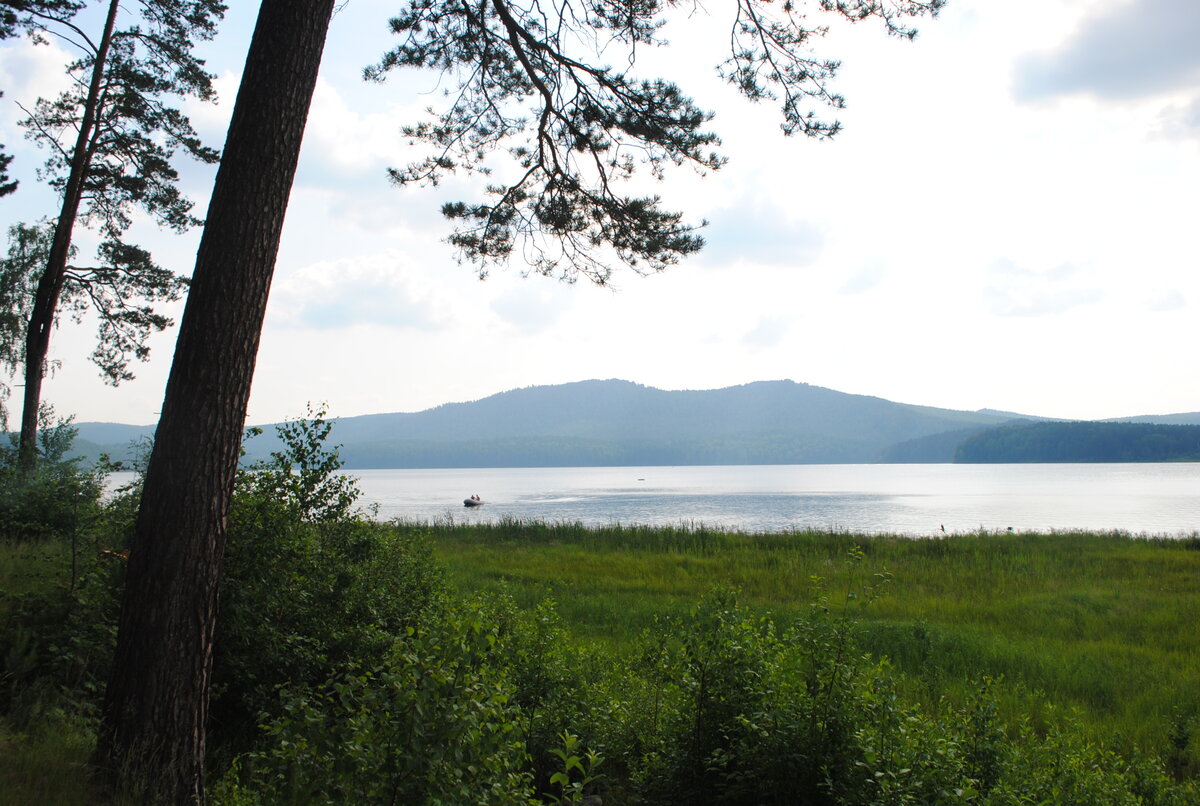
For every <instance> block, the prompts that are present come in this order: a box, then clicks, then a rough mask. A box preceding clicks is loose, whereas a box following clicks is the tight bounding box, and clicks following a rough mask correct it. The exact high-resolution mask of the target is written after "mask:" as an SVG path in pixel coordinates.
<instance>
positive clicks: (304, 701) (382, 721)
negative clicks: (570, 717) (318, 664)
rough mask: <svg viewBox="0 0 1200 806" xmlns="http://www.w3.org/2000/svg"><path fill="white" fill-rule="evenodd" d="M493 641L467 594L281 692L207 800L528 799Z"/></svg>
mask: <svg viewBox="0 0 1200 806" xmlns="http://www.w3.org/2000/svg"><path fill="white" fill-rule="evenodd" d="M503 641H504V635H503V631H502V629H501V628H500V626H499V624H498V623H497V621H496V620H495V619H494V618H492V617H491V615H490V614H489V613H488V612H487V608H486V607H485V606H481V605H480V604H479V603H475V604H468V605H466V606H463V607H460V608H456V609H454V610H452V611H447V612H445V613H443V615H442V617H441V618H439V619H437V620H436V621H433V622H432V623H431V624H429V625H428V626H424V627H419V628H409V629H408V630H406V631H405V634H404V636H403V637H402V638H400V639H399V640H397V641H396V642H395V644H394V645H393V646H392V648H391V650H390V651H389V652H388V653H387V655H386V657H385V658H383V660H382V661H381V662H380V663H378V664H375V665H369V666H359V667H354V668H351V669H348V670H346V671H345V672H342V673H341V674H338V675H335V676H333V677H332V678H331V679H330V680H329V681H327V682H326V683H324V684H323V685H320V686H317V687H315V688H313V689H311V690H310V689H303V688H298V689H293V690H289V691H287V692H285V693H284V695H283V704H282V713H281V716H279V717H278V718H276V719H275V720H273V721H272V722H271V723H270V724H269V725H268V726H267V729H266V745H267V747H266V749H264V750H260V751H258V752H255V753H251V754H249V755H247V756H244V757H243V758H241V759H240V760H239V762H238V764H237V765H236V766H235V767H234V769H233V770H232V772H231V773H230V775H229V776H227V777H226V779H225V780H223V781H222V782H221V783H219V784H218V785H217V786H216V787H214V789H213V791H212V799H213V802H214V803H216V804H254V803H291V804H309V803H313V804H315V803H321V804H363V805H364V806H366V805H367V804H394V803H404V804H411V805H412V806H419V805H420V804H464V806H465V804H480V803H487V804H496V806H507V805H511V806H517V805H518V804H519V805H520V806H530V804H532V803H535V802H536V801H534V800H533V797H532V796H533V787H532V783H533V782H532V776H531V774H530V773H529V772H528V771H527V763H526V762H527V759H528V757H527V755H526V753H525V742H524V737H523V735H522V731H521V729H520V725H521V724H522V722H523V718H522V715H521V713H520V711H519V709H518V707H517V705H516V704H515V703H514V701H513V695H514V693H515V687H514V686H513V684H512V681H510V680H509V679H508V678H507V676H506V675H505V674H504V671H503V663H501V662H498V658H497V657H496V653H497V651H498V647H499V646H500V645H501V644H502V643H503Z"/></svg>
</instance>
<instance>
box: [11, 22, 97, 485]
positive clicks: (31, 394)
mask: <svg viewBox="0 0 1200 806" xmlns="http://www.w3.org/2000/svg"><path fill="white" fill-rule="evenodd" d="M119 10H120V0H111V2H110V3H109V4H108V16H107V17H106V18H105V21H104V33H103V34H102V35H101V37H100V44H99V46H98V47H97V48H96V59H95V61H94V62H93V64H92V77H91V81H90V83H89V84H88V94H87V100H86V101H85V102H84V105H83V115H82V117H81V119H80V121H79V133H78V135H77V136H76V138H75V149H74V150H73V151H72V152H71V172H70V174H69V175H68V176H67V182H66V186H65V187H64V188H63V200H62V208H61V210H60V211H59V214H58V221H57V222H56V223H55V225H54V239H53V240H52V241H51V242H50V254H49V256H48V257H47V260H46V268H45V269H44V270H43V271H42V276H41V279H40V280H38V287H37V293H36V294H35V296H34V300H33V310H32V311H31V312H30V315H29V324H28V327H27V329H26V333H25V395H24V399H23V402H22V406H23V408H22V409H21V439H20V442H19V443H18V446H19V447H18V449H17V465H18V467H20V468H21V469H22V471H24V472H29V471H31V470H33V468H34V466H35V465H36V464H37V432H38V414H39V413H40V410H41V406H42V380H43V379H44V378H45V377H46V357H47V356H48V355H49V354H50V331H52V330H53V329H54V320H55V318H56V315H57V312H58V300H59V297H60V296H61V295H62V289H63V281H64V280H65V278H66V276H67V259H68V258H69V257H70V255H71V233H72V232H73V231H74V230H75V219H76V218H78V216H79V205H80V204H81V203H82V201H83V180H84V177H85V176H86V174H87V171H88V168H89V167H90V166H91V162H92V156H93V151H94V148H95V139H94V135H95V129H96V118H97V117H98V116H99V114H100V85H101V84H102V83H103V81H104V68H105V65H106V63H107V62H108V51H109V48H110V46H111V45H112V38H113V28H114V27H116V24H117V12H118V11H119Z"/></svg>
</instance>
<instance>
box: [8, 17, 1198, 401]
mask: <svg viewBox="0 0 1200 806" xmlns="http://www.w3.org/2000/svg"><path fill="white" fill-rule="evenodd" d="M229 4H230V6H231V9H230V11H229V13H228V14H227V16H226V19H225V21H224V23H223V24H222V28H221V32H220V34H219V36H218V37H217V39H216V40H214V41H213V42H209V43H203V44H202V46H201V49H200V50H201V52H202V53H203V54H204V55H205V57H206V58H207V59H208V65H209V67H210V69H211V70H212V71H213V72H214V73H215V74H216V75H217V76H218V89H219V94H220V102H219V103H218V104H216V105H206V104H199V103H189V104H187V105H186V111H187V112H188V113H189V114H190V115H191V118H192V121H193V123H194V124H195V125H196V127H197V128H198V130H199V131H200V133H201V135H202V136H203V137H204V138H205V140H206V142H208V143H209V144H211V145H214V146H220V144H221V143H222V142H223V140H224V131H225V126H226V123H227V121H228V116H229V113H230V110H231V108H232V102H233V99H234V96H235V95H236V91H237V83H238V78H239V75H240V71H241V64H242V62H243V61H244V57H245V51H246V47H247V45H248V44H249V38H250V33H251V31H252V28H253V24H254V16H255V13H256V10H257V9H256V7H257V4H255V3H252V2H249V0H230V3H229ZM400 5H401V3H400V0H392V2H378V0H349V2H347V3H345V4H343V5H342V7H341V9H340V10H339V12H338V13H337V16H336V17H335V18H334V21H333V25H332V28H331V31H330V37H329V42H328V45H327V48H326V52H325V59H324V63H323V66H322V69H321V76H320V80H319V85H318V88H317V92H316V96H315V99H314V103H313V109H312V114H311V116H310V119H309V124H308V129H307V133H306V136H305V143H304V149H303V152H302V154H301V160H300V168H299V173H298V176H297V181H296V184H295V187H294V189H293V192H292V197H291V203H290V206H289V210H288V216H287V221H286V224H285V229H284V234H283V243H282V246H281V249H280V254H279V260H278V263H277V267H276V273H275V280H274V285H273V289H272V292H271V301H270V305H269V309H268V312H267V319H266V324H265V328H264V332H263V340H262V345H261V348H260V352H259V358H258V366H257V372H256V376H255V380H254V388H253V393H252V396H251V401H250V411H249V415H248V421H249V422H251V423H265V422H273V421H278V420H281V419H284V418H288V417H296V416H299V415H302V414H303V413H304V411H305V408H306V405H307V404H308V403H309V402H313V403H325V404H327V407H328V410H329V411H330V412H331V413H332V414H333V415H335V416H353V415H358V414H369V413H378V412H394V411H419V410H423V409H426V408H429V407H432V406H436V405H439V404H442V403H447V402H456V401H468V400H476V399H479V398H482V397H486V396H488V395H491V394H494V393H497V392H501V391H504V390H507V389H512V388H518V387H525V386H533V385H542V384H556V383H565V382H571V381H579V380H586V379H591V378H622V379H626V380H630V381H635V382H638V383H641V384H645V385H648V386H654V387H658V388H662V389H714V388H721V387H725V386H731V385H736V384H743V383H750V382H753V381H760V380H777V379H791V380H794V381H796V382H800V383H808V384H813V385H816V386H824V387H828V388H832V389H836V390H839V391H843V392H850V393H855V394H865V395H874V396H878V397H883V398H886V399H889V400H894V401H898V402H903V403H915V404H922V405H929V406H938V407H943V408H951V409H964V410H975V409H980V408H992V409H1000V410H1005V411H1014V412H1020V413H1026V414H1035V415H1041V416H1048V417H1061V418H1066V419H1100V418H1109V417H1121V416H1130V415H1137V414H1166V413H1174V412H1185V411H1187V412H1190V411H1197V410H1200V373H1198V372H1197V365H1196V362H1195V359H1194V357H1193V358H1189V357H1188V356H1194V354H1195V341H1196V337H1197V332H1198V331H1197V326H1196V322H1197V321H1198V316H1200V271H1198V269H1200V48H1197V47H1196V46H1195V43H1196V42H1197V41H1200V3H1198V2H1196V0H951V2H950V3H949V5H948V6H947V7H946V9H945V10H944V11H943V12H942V14H941V15H940V17H939V18H938V19H936V20H929V19H925V20H922V21H921V22H920V23H919V28H920V34H919V36H918V37H917V39H916V40H915V41H913V42H907V41H901V40H898V39H895V38H889V37H886V36H884V34H883V32H882V30H881V29H880V27H879V26H878V25H859V26H853V27H850V26H835V27H834V28H833V29H832V30H831V31H830V33H829V35H828V36H827V37H825V38H824V39H823V40H821V41H820V42H818V43H817V45H816V50H817V52H818V53H819V54H820V55H821V56H823V57H827V58H836V59H840V60H841V61H842V68H841V70H840V73H839V76H838V78H837V79H836V83H835V88H836V89H837V91H839V92H840V93H842V94H843V95H844V96H845V97H846V103H847V106H846V108H845V109H844V110H840V111H838V112H837V113H836V114H833V113H830V114H831V115H832V116H835V117H836V118H837V119H839V120H840V121H841V122H842V124H843V126H844V130H843V131H842V133H841V134H839V135H838V136H837V137H836V138H834V139H832V140H827V141H813V140H808V139H805V138H787V137H784V136H783V135H782V133H781V132H780V129H779V117H778V113H777V110H776V109H775V108H773V107H771V106H770V104H769V103H764V104H759V105H754V104H750V103H748V102H746V101H744V100H743V99H741V98H740V97H739V96H737V95H736V93H735V92H733V90H732V89H731V88H729V87H728V86H726V85H724V84H722V83H721V82H720V80H719V79H717V78H716V77H715V75H714V73H713V71H712V66H713V65H714V64H715V63H716V61H717V60H718V58H719V52H720V47H721V45H722V42H723V38H722V37H723V35H725V33H726V31H727V25H728V19H727V14H726V13H725V11H724V9H725V8H726V4H725V3H724V2H723V1H722V0H709V2H708V3H706V4H705V6H706V10H702V11H700V12H699V13H696V14H692V15H689V16H688V17H686V18H680V19H675V20H673V21H672V22H671V23H670V24H669V25H668V26H667V28H666V29H665V31H664V33H665V36H666V37H667V38H668V39H669V40H670V44H668V45H667V46H666V47H665V48H663V49H661V50H658V51H649V52H646V51H644V52H642V53H641V54H639V56H640V58H641V61H639V63H638V69H637V72H638V74H639V75H643V76H656V75H663V76H664V77H667V78H670V79H672V80H675V81H676V82H678V83H679V84H680V85H681V87H682V88H683V89H684V91H685V92H686V93H688V94H689V95H690V96H691V97H693V98H694V99H695V100H696V102H697V104H698V105H699V106H701V107H702V108H705V109H711V110H713V111H714V112H715V113H716V116H715V118H714V120H713V122H712V124H711V128H712V129H713V130H715V131H716V132H717V133H718V134H719V135H720V136H721V138H722V142H723V144H722V146H721V151H722V153H723V154H724V155H725V156H727V157H728V159H729V162H728V164H727V165H726V166H725V167H723V168H722V169H721V170H719V171H716V172H713V173H711V174H709V175H707V176H700V175H697V174H696V173H695V172H693V171H691V170H690V169H686V168H684V169H679V170H674V171H672V172H670V173H669V174H668V177H667V180H666V181H665V182H664V183H662V184H661V185H659V186H657V187H655V188H654V191H655V192H658V193H660V194H661V195H662V196H663V198H664V199H665V200H666V206H667V207H668V208H670V209H678V210H681V211H683V212H684V213H685V214H686V216H687V218H688V219H689V220H692V221H700V220H706V221H708V222H709V223H708V226H706V227H705V229H704V230H703V234H704V236H705V238H706V240H707V242H708V245H707V248H706V249H705V250H704V252H703V253H701V254H700V255H698V256H694V257H692V258H689V259H687V260H685V261H683V262H682V263H680V264H679V265H677V266H674V267H672V268H670V269H668V270H667V271H665V272H663V273H661V274H655V275H652V276H648V277H641V276H639V275H637V274H635V273H633V272H631V271H629V270H619V271H617V272H616V274H615V275H614V282H613V286H614V288H601V287H596V286H594V285H591V284H589V283H588V282H587V281H585V280H580V281H579V282H578V283H575V284H567V283H563V282H560V281H557V280H554V279H550V278H545V277H540V276H526V275H527V272H526V271H524V270H523V266H522V265H520V263H519V262H514V263H513V264H512V265H510V266H509V267H508V268H507V269H502V270H497V271H493V272H491V273H490V274H489V275H488V276H487V278H486V279H484V280H481V279H479V277H478V274H477V272H476V271H475V270H474V269H473V268H472V267H471V266H468V265H461V264H459V263H458V262H457V260H456V255H455V254H454V251H453V249H452V248H451V247H450V246H449V245H447V244H446V243H445V240H444V239H445V238H446V236H447V235H448V234H449V233H450V231H451V226H450V224H449V223H447V222H446V221H445V220H444V219H442V217H441V215H440V213H439V208H440V207H441V204H442V203H443V202H445V201H451V200H458V199H463V200H472V199H478V198H479V197H480V193H479V191H480V186H479V183H478V182H476V181H475V180H473V179H470V178H466V177H462V178H456V179H453V180H452V181H449V182H446V183H444V184H443V185H442V186H440V187H437V188H404V189H400V188H397V187H395V186H393V185H391V184H390V183H389V182H388V180H387V175H386V169H387V168H388V167H397V166H403V165H405V164H407V163H409V162H411V161H413V160H414V159H416V158H417V156H418V154H417V152H415V151H413V150H411V149H410V148H409V147H408V146H407V145H406V141H405V139H404V138H403V136H402V135H401V133H400V127H401V126H402V125H404V124H405V123H407V122H413V121H414V120H416V119H417V118H418V117H419V113H420V112H421V110H422V109H424V108H425V107H427V106H429V105H430V104H436V103H437V102H438V101H439V96H438V94H437V89H438V84H437V81H436V80H435V78H434V77H432V76H429V75H424V74H408V75H399V76H394V77H393V78H392V79H390V80H389V81H387V82H384V83H382V84H377V83H366V82H364V81H363V80H362V78H361V71H362V68H363V67H364V66H366V65H368V64H370V63H372V62H374V61H375V60H376V59H378V57H379V56H381V55H382V53H383V52H384V51H385V50H386V49H387V48H388V47H389V45H390V44H391V35H390V34H389V33H388V31H387V28H386V19H387V17H388V13H389V12H395V11H396V10H398V8H399V7H400ZM809 5H810V6H812V7H815V5H816V4H815V3H809ZM812 14H813V15H814V17H820V16H822V15H820V14H819V13H818V12H816V11H813V12H812ZM66 55H67V52H66V51H64V50H61V49H60V48H59V47H58V46H55V45H50V46H43V47H38V48H33V47H31V46H30V45H29V44H28V43H26V42H22V41H13V40H10V41H9V42H7V43H5V44H4V46H3V47H2V48H0V90H3V91H4V98H3V99H0V143H4V144H6V146H7V148H6V150H7V151H8V152H9V153H12V154H13V155H14V156H15V157H16V159H15V161H14V163H13V165H12V166H11V167H10V173H11V174H13V175H14V176H15V177H18V178H20V179H21V188H20V190H19V191H18V192H17V193H16V194H15V195H13V196H9V197H7V198H4V199H0V226H3V227H4V228H5V229H7V227H8V226H9V225H10V224H12V223H14V222H16V221H33V220H36V219H38V218H40V217H43V216H47V215H51V214H53V212H54V211H55V199H54V197H53V195H52V194H51V193H50V192H49V191H48V190H47V189H46V188H45V187H44V186H39V183H38V180H37V177H36V174H35V170H36V168H37V167H38V165H39V164H40V163H41V162H42V161H43V160H44V157H45V155H44V154H39V152H38V151H37V150H36V149H35V148H34V147H33V146H32V145H31V144H30V143H28V142H27V141H25V140H24V139H23V134H22V131H21V129H20V128H19V127H18V126H17V125H16V121H17V120H19V119H20V118H21V117H22V113H21V110H20V108H19V107H18V106H17V102H18V101H19V102H22V103H24V104H26V105H27V106H28V105H30V104H31V103H32V101H33V100H34V99H35V98H36V97H37V96H38V95H39V94H41V95H47V94H50V93H53V92H54V91H55V89H56V88H57V87H59V86H61V83H62V70H61V64H62V62H63V60H64V59H65V58H66ZM180 167H181V169H182V175H183V180H182V183H183V187H184V190H185V192H187V193H188V194H189V195H190V196H191V197H192V198H194V199H196V200H197V210H198V211H199V212H200V214H201V215H202V214H203V210H204V208H205V206H206V204H207V196H208V193H209V191H210V189H211V185H212V179H213V175H214V171H213V170H212V169H211V168H209V167H206V166H198V165H194V164H184V163H181V164H180ZM136 232H137V234H138V237H139V238H140V239H141V240H140V242H141V243H143V244H145V245H147V246H149V247H151V248H152V250H153V252H154V254H155V257H156V258H157V259H158V261H159V262H160V263H162V264H163V265H166V266H168V267H170V268H172V269H175V270H176V271H180V272H183V273H190V271H191V266H192V263H193V262H194V258H195V250H196V245H197V243H198V240H199V232H198V231H193V232H191V233H189V234H187V235H184V236H179V235H175V234H172V233H166V232H160V231H158V230H157V229H156V228H155V227H154V226H153V225H152V223H150V222H146V221H144V220H143V221H139V223H138V224H137V225H136ZM89 237H90V236H89V235H88V234H87V233H80V235H79V237H78V241H79V243H80V244H81V245H84V247H85V248H86V244H88V243H89V241H88V238H89ZM180 311H181V307H178V308H176V309H175V313H176V315H178V313H179V312H180ZM93 338H94V325H92V324H90V323H87V322H85V323H83V324H76V323H74V322H71V321H70V320H69V319H68V320H64V321H63V322H62V324H61V326H60V327H59V329H58V330H57V331H56V333H55V334H54V336H53V340H52V348H51V350H52V354H53V357H54V358H55V359H56V360H57V361H59V362H60V364H59V366H58V368H57V369H56V371H55V374H54V376H53V377H52V378H51V379H49V380H48V381H47V383H46V385H45V389H44V396H45V399H47V400H48V401H49V402H51V403H52V404H53V405H54V406H55V407H56V409H57V410H58V412H59V413H61V414H74V415H75V417H76V419H77V420H78V421H80V422H88V421H113V422H123V423H135V424H148V423H152V422H154V421H155V420H156V419H157V415H158V410H159V407H160V405H161V401H162V395H163V388H164V385H165V381H166V376H167V372H168V370H169V368H170V361H171V354H172V350H173V345H174V338H175V331H174V329H172V330H169V331H167V332H166V333H164V334H161V335H159V336H156V337H155V338H154V340H153V341H152V343H151V356H150V360H149V362H148V363H145V364H140V365H137V366H135V367H134V371H135V373H136V375H137V378H136V379H135V380H133V381H129V382H126V383H124V384H122V385H121V386H120V387H116V388H113V387H109V386H106V385H105V384H104V383H103V382H102V380H101V379H100V377H99V373H98V371H97V370H96V369H95V367H93V366H92V365H91V364H90V363H88V361H87V355H88V354H89V353H90V352H91V349H92V339H93Z"/></svg>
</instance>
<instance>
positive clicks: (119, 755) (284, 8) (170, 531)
mask: <svg viewBox="0 0 1200 806" xmlns="http://www.w3.org/2000/svg"><path fill="white" fill-rule="evenodd" d="M334 2H335V0H263V2H262V4H261V6H260V10H259V16H258V23H257V25H256V27H255V30H254V37H253V39H252V41H251V44H250V51H249V54H248V55H247V59H246V68H245V71H244V73H243V75H242V82H241V88H240V89H239V91H238V96H237V101H236V103H235V105H234V110H233V117H232V119H231V121H230V125H229V133H228V135H227V138H226V143H225V151H224V156H223V158H222V160H221V165H220V168H219V170H218V172H217V178H216V184H215V186H214V189H213V195H212V199H211V201H210V204H209V209H208V215H207V223H206V224H205V227H204V234H203V236H202V238H201V242H200V248H199V251H198V253H197V256H196V269H195V272H194V274H193V276H192V283H191V289H190V291H189V293H188V300H187V305H186V308H185V310H184V315H183V319H182V322H181V324H180V329H179V339H178V342H177V344H176V348H175V358H174V362H173V363H172V365H171V374H170V377H169V379H168V381H167V389H166V397H165V399H164V401H163V408H162V415H161V418H160V420H159V424H158V430H157V433H156V434H155V442H154V449H153V452H152V454H151V457H150V464H149V467H148V469H147V472H146V480H145V488H144V491H143V493H142V502H141V508H140V510H139V513H138V519H137V525H136V529H135V535H134V540H133V544H132V547H131V551H130V555H129V567H128V575H127V581H126V589H125V597H124V601H123V603H122V609H121V620H120V628H119V632H118V636H117V649H116V655H115V658H114V661H113V671H112V676H111V678H110V680H109V684H108V690H107V694H106V697H105V707H104V716H103V723H102V726H101V732H100V741H99V744H98V747H97V763H98V771H99V774H100V775H101V781H102V783H103V784H104V785H105V788H106V790H107V791H108V792H109V793H118V794H121V795H123V796H129V795H132V796H133V797H134V798H135V799H136V802H139V803H195V804H202V803H204V799H205V794H204V750H205V720H206V716H207V711H208V694H209V681H210V674H211V669H212V640H213V627H214V622H215V618H216V613H217V596H218V588H219V583H220V577H221V563H222V559H223V556H224V549H225V531H226V517H227V514H228V510H229V502H230V498H231V497H232V494H233V482H234V474H235V472H236V469H237V461H238V449H239V446H240V444H241V437H242V430H243V427H244V420H245V416H246V406H247V403H248V401H249V397H250V384H251V379H252V377H253V374H254V365H255V359H256V357H257V353H258V344H259V337H260V333H261V329H262V322H263V316H264V314H265V311H266V306H267V295H268V292H269V290H270V285H271V277H272V274H273V272H274V268H275V258H276V254H277V252H278V248H279V238H280V232H281V230H282V227H283V219H284V214H285V212H286V210H287V202H288V196H289V195H290V193H291V187H292V180H293V178H294V176H295V172H296V163H297V160H298V157H299V153H300V145H301V140H302V138H303V134H304V126H305V122H306V120H307V117H308V110H309V105H310V103H311V100H312V94H313V90H314V88H315V86H316V80H317V71H318V68H319V67H320V62H321V55H322V52H323V50H324V44H325V36H326V32H327V30H328V27H329V21H330V18H331V16H332V13H333V6H334Z"/></svg>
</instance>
